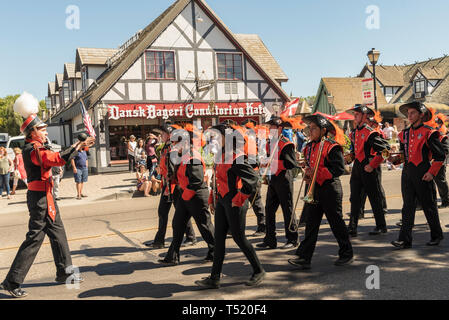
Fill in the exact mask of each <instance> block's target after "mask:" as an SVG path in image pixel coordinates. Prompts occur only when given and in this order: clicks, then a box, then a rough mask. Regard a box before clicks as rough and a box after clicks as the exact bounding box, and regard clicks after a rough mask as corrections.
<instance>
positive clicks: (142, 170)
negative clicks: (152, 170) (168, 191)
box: [136, 164, 151, 197]
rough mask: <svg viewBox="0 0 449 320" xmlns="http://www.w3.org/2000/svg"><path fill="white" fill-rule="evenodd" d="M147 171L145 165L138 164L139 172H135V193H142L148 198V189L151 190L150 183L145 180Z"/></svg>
mask: <svg viewBox="0 0 449 320" xmlns="http://www.w3.org/2000/svg"><path fill="white" fill-rule="evenodd" d="M147 171H148V170H147V166H146V164H140V165H139V170H137V172H136V177H137V191H143V194H144V196H145V197H149V196H150V188H151V183H150V182H149V181H148V180H147V177H146V176H145V174H146V173H147Z"/></svg>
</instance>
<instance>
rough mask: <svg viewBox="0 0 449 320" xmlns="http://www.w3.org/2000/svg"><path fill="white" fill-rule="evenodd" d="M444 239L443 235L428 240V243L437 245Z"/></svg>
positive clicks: (432, 245) (431, 245)
mask: <svg viewBox="0 0 449 320" xmlns="http://www.w3.org/2000/svg"><path fill="white" fill-rule="evenodd" d="M443 240H444V238H443V237H441V238H436V239H432V240H430V242H427V245H428V246H429V247H435V246H438V245H440V242H441V241H443Z"/></svg>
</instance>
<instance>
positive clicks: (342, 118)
mask: <svg viewBox="0 0 449 320" xmlns="http://www.w3.org/2000/svg"><path fill="white" fill-rule="evenodd" d="M334 119H335V120H339V121H352V120H354V116H353V115H352V114H349V113H347V112H342V113H339V114H337V115H336V116H335V117H334Z"/></svg>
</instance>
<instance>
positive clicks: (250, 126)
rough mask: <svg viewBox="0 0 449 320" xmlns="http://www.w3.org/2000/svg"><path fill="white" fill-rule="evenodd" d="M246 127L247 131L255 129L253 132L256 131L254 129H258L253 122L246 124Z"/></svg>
mask: <svg viewBox="0 0 449 320" xmlns="http://www.w3.org/2000/svg"><path fill="white" fill-rule="evenodd" d="M245 127H246V128H247V129H253V130H254V128H256V126H255V125H254V123H252V122H248V123H246V124H245Z"/></svg>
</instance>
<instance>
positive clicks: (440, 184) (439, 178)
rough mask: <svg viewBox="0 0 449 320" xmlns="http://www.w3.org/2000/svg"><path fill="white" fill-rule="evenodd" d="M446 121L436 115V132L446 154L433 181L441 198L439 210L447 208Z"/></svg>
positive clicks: (447, 152)
mask: <svg viewBox="0 0 449 320" xmlns="http://www.w3.org/2000/svg"><path fill="white" fill-rule="evenodd" d="M445 121H446V116H445V115H443V114H441V113H439V114H437V115H436V119H435V122H436V123H437V125H438V128H437V129H438V131H439V132H440V141H441V143H442V144H443V146H444V151H445V153H446V159H445V160H444V163H443V165H442V166H441V169H440V171H438V174H437V175H436V177H435V178H434V179H433V180H434V181H435V183H436V185H437V188H438V193H439V194H440V198H441V205H440V206H439V207H438V208H440V209H442V208H447V207H449V186H448V184H447V180H446V166H447V162H448V158H449V157H448V154H449V139H448V135H447V128H446V126H445V125H444V122H445Z"/></svg>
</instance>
